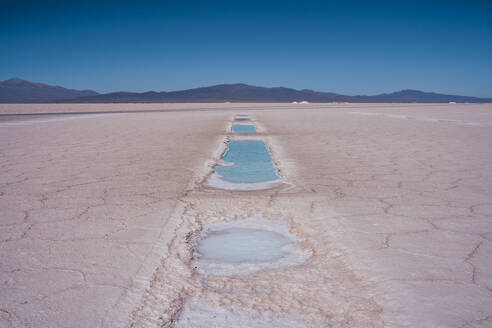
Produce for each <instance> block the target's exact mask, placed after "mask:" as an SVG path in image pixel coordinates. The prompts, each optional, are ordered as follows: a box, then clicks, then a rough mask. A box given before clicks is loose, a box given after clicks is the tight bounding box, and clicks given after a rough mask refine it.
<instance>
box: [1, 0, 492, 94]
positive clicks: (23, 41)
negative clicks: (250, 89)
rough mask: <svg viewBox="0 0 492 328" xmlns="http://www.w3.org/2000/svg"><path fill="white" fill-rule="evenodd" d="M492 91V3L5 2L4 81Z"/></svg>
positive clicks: (158, 87) (103, 87) (132, 87)
mask: <svg viewBox="0 0 492 328" xmlns="http://www.w3.org/2000/svg"><path fill="white" fill-rule="evenodd" d="M11 77H20V78H23V79H27V80H31V81H36V82H43V83H48V84H56V85H62V86H65V87H69V88H76V89H88V88H90V89H94V90H96V91H99V92H110V91H119V90H126V91H147V90H155V91H169V90H177V89H187V88H192V87H199V86H206V85H212V84H219V83H236V82H243V83H248V84H254V85H261V86H286V87H292V88H297V89H301V88H308V89H315V90H319V91H329V92H337V93H342V94H349V95H355V94H369V95H372V94H378V93H383V92H391V91H396V90H400V89H406V88H412V89H420V90H424V91H435V92H441V93H450V94H461V95H472V96H482V97H492V1H473V0H470V1H397V0H395V1H307V0H306V1H288V0H284V1H253V0H250V1H233V0H231V1H133V2H130V1H104V0H100V1H77V2H72V1H51V0H45V1H40V0H39V1H22V0H16V1H10V0H0V80H5V79H8V78H11Z"/></svg>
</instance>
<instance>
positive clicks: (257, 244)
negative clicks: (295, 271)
mask: <svg viewBox="0 0 492 328" xmlns="http://www.w3.org/2000/svg"><path fill="white" fill-rule="evenodd" d="M205 231H206V232H205V233H204V235H203V236H202V238H200V239H199V240H197V241H196V244H195V255H196V256H195V258H194V260H193V266H194V268H195V269H196V270H197V271H198V272H199V273H201V274H212V275H226V276H229V275H239V276H245V275H249V274H252V273H255V272H257V271H260V270H271V269H281V268H284V267H289V266H293V265H299V264H301V263H303V262H305V261H306V259H307V258H309V256H310V255H311V254H310V252H309V251H307V250H302V249H300V248H299V247H298V246H299V245H298V244H297V242H298V241H300V239H299V238H297V237H296V236H294V235H292V234H290V233H289V226H288V224H286V223H285V222H281V221H274V220H269V219H265V218H264V217H263V216H262V215H261V214H259V215H256V216H254V217H251V218H248V219H242V220H237V221H231V222H227V223H225V222H223V223H213V224H208V226H207V227H206V230H205Z"/></svg>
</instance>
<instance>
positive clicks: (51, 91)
mask: <svg viewBox="0 0 492 328" xmlns="http://www.w3.org/2000/svg"><path fill="white" fill-rule="evenodd" d="M227 101H229V102H294V101H297V102H301V101H308V102H321V103H323V102H357V103H362V102H370V103H390V102H395V103H413V102H417V103H445V102H470V103H484V102H492V98H477V97H467V96H455V95H445V94H439V93H433V92H423V91H419V90H409V89H407V90H401V91H398V92H393V93H383V94H380V95H375V96H346V95H340V94H336V93H330V92H319V91H313V90H307V89H304V90H296V89H291V88H284V87H275V88H265V87H258V86H252V85H247V84H242V83H238V84H219V85H214V86H209V87H202V88H194V89H187V90H180V91H169V92H166V91H162V92H155V91H148V92H140V93H139V92H111V93H104V94H99V93H97V92H95V91H92V90H73V89H66V88H63V87H60V86H50V85H46V84H42V83H34V82H29V81H25V80H21V79H19V78H13V79H9V80H6V81H3V82H0V103H49V102H54V103H166V102H227Z"/></svg>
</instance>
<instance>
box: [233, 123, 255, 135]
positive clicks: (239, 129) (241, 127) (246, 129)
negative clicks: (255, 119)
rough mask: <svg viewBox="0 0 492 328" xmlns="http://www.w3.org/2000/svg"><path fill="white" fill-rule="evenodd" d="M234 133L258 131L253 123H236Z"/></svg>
mask: <svg viewBox="0 0 492 328" xmlns="http://www.w3.org/2000/svg"><path fill="white" fill-rule="evenodd" d="M232 132H234V133H256V127H255V126H254V125H251V124H244V125H243V124H234V125H233V126H232Z"/></svg>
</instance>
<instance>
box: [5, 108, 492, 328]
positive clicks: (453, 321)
mask: <svg viewBox="0 0 492 328" xmlns="http://www.w3.org/2000/svg"><path fill="white" fill-rule="evenodd" d="M67 106H68V107H67ZM81 106H82V107H81ZM115 110H116V111H119V113H115V114H111V113H103V114H96V113H91V114H84V115H80V114H79V115H44V116H0V172H1V174H0V327H173V326H176V327H193V326H194V325H193V320H191V319H190V320H191V321H185V319H189V318H188V317H186V314H187V313H189V312H190V309H191V313H193V311H195V312H196V311H201V312H202V313H205V314H206V315H209V316H210V317H212V318H215V317H216V318H217V319H216V321H215V322H217V323H219V322H223V321H220V320H222V319H220V316H221V315H222V316H223V315H224V313H226V314H227V313H239V314H240V316H241V318H243V319H242V320H243V321H237V322H254V324H255V327H257V326H261V325H262V326H264V327H463V328H464V327H476V328H478V327H481V328H484V327H492V105H472V104H463V105H451V104H441V105H431V104H427V105H402V104H364V105H361V104H340V105H326V104H325V105H321V104H306V105H293V104H283V105H282V104H255V105H251V104H227V105H224V104H221V105H214V104H202V105H197V104H193V105H188V104H182V105H156V104H153V105H143V104H138V105H2V106H1V107H0V112H1V113H15V112H19V113H21V112H23V113H28V112H79V111H89V112H98V111H104V112H107V111H115ZM125 110H132V111H135V112H132V113H122V111H125ZM139 111H140V112H139ZM150 111H154V112H150ZM243 112H246V113H249V115H250V117H252V118H253V119H254V121H255V123H256V124H257V126H258V127H259V131H260V132H261V133H260V134H259V137H260V138H263V139H264V140H265V141H266V142H267V144H268V146H269V147H270V150H271V152H272V155H273V158H274V160H275V162H276V164H277V166H278V168H279V170H280V173H281V175H282V176H283V177H284V179H285V180H286V181H288V182H289V183H291V184H292V186H291V187H289V188H274V189H272V190H265V191H256V192H231V191H220V190H214V189H212V188H208V187H205V186H204V184H203V180H204V178H205V177H206V176H207V175H208V174H209V173H210V172H211V170H212V166H213V164H214V163H215V162H214V161H216V160H217V159H218V157H219V155H220V149H223V147H222V146H223V142H224V140H225V139H226V138H227V136H228V135H229V133H228V128H229V125H230V122H231V119H232V117H233V116H234V114H237V113H243ZM221 147H222V148H221ZM257 213H262V214H263V215H264V216H265V217H267V218H269V219H272V220H279V221H282V222H285V223H286V224H288V225H289V227H290V231H291V233H292V234H295V235H296V236H298V237H300V238H302V242H300V243H299V245H298V247H300V248H302V249H303V250H305V251H307V252H309V254H311V256H310V257H309V259H308V260H307V261H306V262H305V263H303V264H301V265H297V266H292V267H288V268H282V269H278V270H264V271H260V272H257V273H255V274H252V275H249V276H246V277H241V276H232V277H230V276H229V277H224V276H216V275H215V276H214V275H201V274H199V273H197V272H196V270H195V269H194V268H193V264H192V259H193V249H192V245H193V242H192V241H193V240H194V239H196V238H197V237H198V236H199V235H200V232H201V230H202V227H203V225H204V224H207V223H208V222H218V221H233V220H238V219H242V218H247V217H250V216H252V215H255V214H257ZM197 304H198V305H197ZM196 308H198V310H196ZM183 309H185V310H183ZM186 309H187V310H186ZM193 309H194V310H193ZM187 311H188V312H187ZM234 318H236V317H234V316H233V317H230V316H229V319H228V320H229V321H228V322H229V326H231V323H232V322H235V321H233V319H234ZM244 318H254V321H247V320H249V319H244ZM231 320H232V321H231ZM244 320H246V321H244ZM205 321H206V320H205ZM205 321H204V322H205ZM190 322H191V323H190ZM224 322H225V321H224ZM187 323H188V324H187ZM213 323H214V321H213V320H212V322H211V323H210V324H209V326H211V325H213ZM250 326H251V327H252V326H253V325H250ZM243 327H245V325H243Z"/></svg>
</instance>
